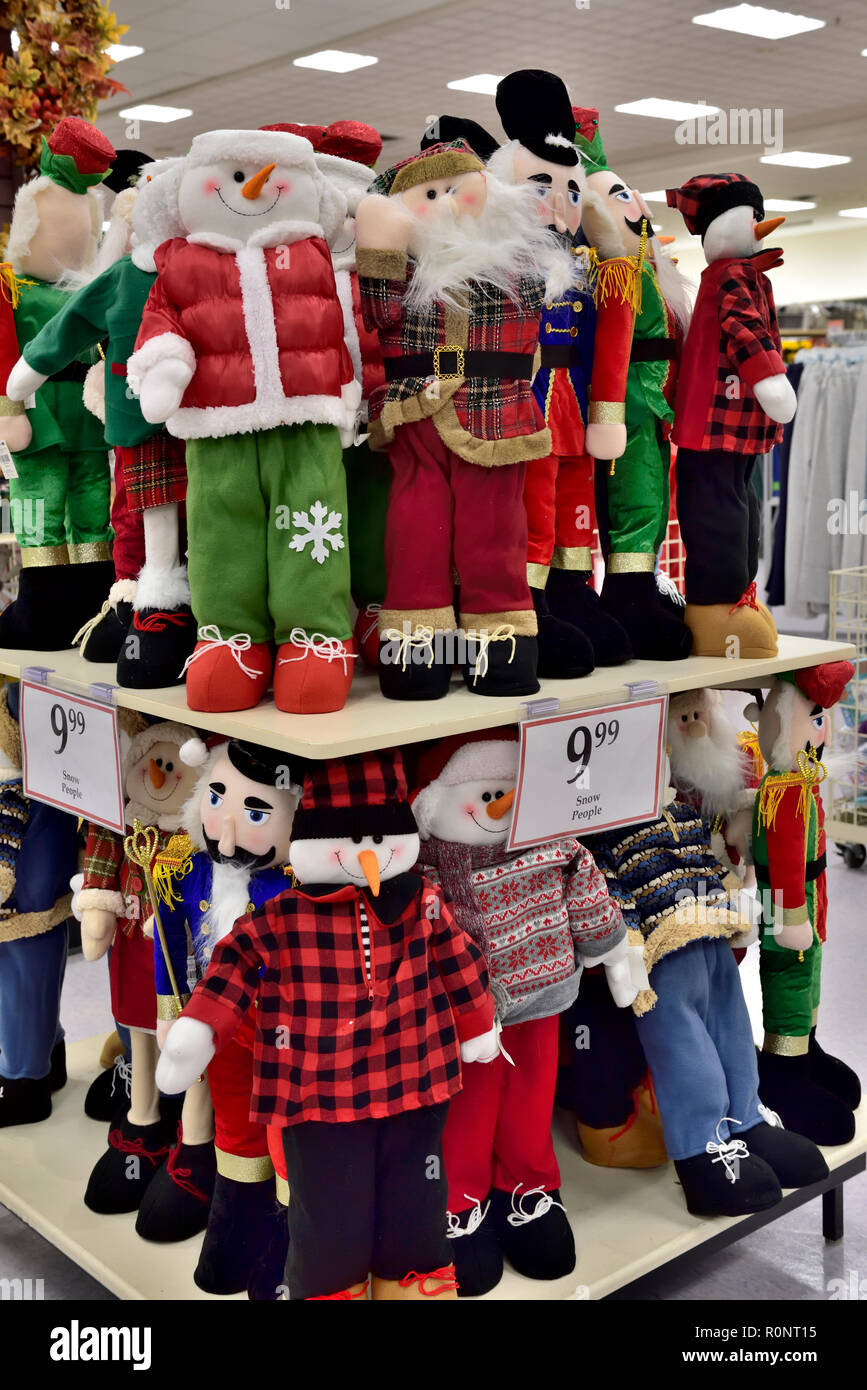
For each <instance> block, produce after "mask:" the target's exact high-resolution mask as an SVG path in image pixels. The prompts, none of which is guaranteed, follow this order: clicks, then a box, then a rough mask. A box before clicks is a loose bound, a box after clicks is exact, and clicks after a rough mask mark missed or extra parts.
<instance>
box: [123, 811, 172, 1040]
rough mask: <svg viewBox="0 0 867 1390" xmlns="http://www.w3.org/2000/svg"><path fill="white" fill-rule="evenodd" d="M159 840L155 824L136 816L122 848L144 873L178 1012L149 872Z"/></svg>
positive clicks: (152, 882)
mask: <svg viewBox="0 0 867 1390" xmlns="http://www.w3.org/2000/svg"><path fill="white" fill-rule="evenodd" d="M159 842H160V832H159V831H158V830H157V828H156V826H155V825H142V823H141V821H140V820H138V818H136V819H135V820H134V821H133V823H132V834H131V835H127V837H126V839H125V840H124V842H123V848H124V853H125V854H126V857H127V859H129V860H130V861H131V862H132V863H133V864H137V865H138V867H139V868H140V869H141V871H142V873H143V874H144V880H145V883H146V884H147V890H148V897H149V898H150V900H151V908H152V910H153V915H154V925H155V927H156V930H157V936H158V937H159V939H160V948H161V949H162V953H163V960H164V961H165V963H166V970H167V971H168V974H169V981H170V983H171V986H172V994H173V995H174V997H175V1007H176V1008H177V1011H178V1013H180V1012H181V1008H182V1005H181V995H180V991H179V989H178V982H177V980H176V979H175V972H174V967H173V966H172V960H171V956H170V955H169V948H168V946H167V945H166V938H165V933H164V931H163V924H162V922H161V921H160V909H159V904H158V902H157V891H156V888H155V887H154V880H153V874H152V873H151V864H152V863H153V859H154V855H155V854H156V852H157V850H158V848H159Z"/></svg>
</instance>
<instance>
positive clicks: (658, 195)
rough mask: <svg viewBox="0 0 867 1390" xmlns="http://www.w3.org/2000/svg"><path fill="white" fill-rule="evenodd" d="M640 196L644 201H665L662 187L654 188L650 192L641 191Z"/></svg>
mask: <svg viewBox="0 0 867 1390" xmlns="http://www.w3.org/2000/svg"><path fill="white" fill-rule="evenodd" d="M641 196H642V198H643V199H644V201H645V202H646V203H664V202H665V201H666V197H665V189H664V188H655V189H654V190H653V192H652V193H642V195H641Z"/></svg>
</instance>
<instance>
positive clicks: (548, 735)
mask: <svg viewBox="0 0 867 1390" xmlns="http://www.w3.org/2000/svg"><path fill="white" fill-rule="evenodd" d="M667 713H668V696H667V695H655V696H653V697H652V698H650V699H647V700H634V701H628V702H626V703H624V704H622V705H608V706H606V707H605V708H603V709H592V710H582V711H581V712H580V713H578V714H555V715H552V716H550V717H548V718H543V719H528V720H527V721H526V722H525V723H523V724H522V725H521V726H520V727H521V747H520V762H519V767H518V785H517V789H516V793H515V810H514V814H513V816H512V828H511V833H510V836H509V845H508V847H509V849H524V848H526V846H528V845H538V844H541V843H542V842H543V841H545V840H555V839H559V838H560V836H562V835H577V836H579V837H580V836H581V835H586V834H589V833H590V832H591V831H599V830H612V829H614V828H615V827H616V826H620V825H637V824H640V823H641V822H642V821H647V820H655V819H656V817H657V816H659V815H660V814H661V806H662V795H663V791H664V781H665V724H666V717H667Z"/></svg>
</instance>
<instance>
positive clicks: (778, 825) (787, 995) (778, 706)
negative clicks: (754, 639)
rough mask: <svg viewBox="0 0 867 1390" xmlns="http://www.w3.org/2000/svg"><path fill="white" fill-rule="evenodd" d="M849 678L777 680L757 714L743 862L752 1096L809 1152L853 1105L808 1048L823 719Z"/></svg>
mask: <svg viewBox="0 0 867 1390" xmlns="http://www.w3.org/2000/svg"><path fill="white" fill-rule="evenodd" d="M853 675H854V667H853V666H852V663H851V662H849V661H831V662H825V663H824V664H823V665H821V666H811V667H808V668H807V669H806V670H802V671H794V672H791V673H788V674H786V675H784V676H779V677H778V678H777V679H776V680H775V681H774V684H773V686H772V687H771V690H770V692H769V694H768V695H767V696H766V697H765V700H764V703H763V705H762V707H761V711H760V712H759V709H758V706H753V707H751V708H749V709H748V710H747V715H748V717H755V716H756V715H758V726H759V746H760V747H761V750H762V753H763V754H764V757H765V760H766V762H767V764H768V771H767V773H766V775H765V777H764V778H763V780H762V783H761V786H760V787H759V792H758V795H757V797H756V800H755V811H754V814H753V827H752V854H753V860H754V863H755V869H756V878H757V881H758V886H759V896H760V901H761V903H762V908H763V919H762V922H763V930H762V933H761V957H760V968H761V981H762V1012H763V1016H764V1025H765V1036H764V1041H763V1043H762V1049H761V1052H760V1053H759V1075H760V1077H761V1085H762V1095H763V1096H765V1097H766V1099H767V1103H768V1104H769V1105H771V1106H773V1108H774V1109H775V1110H777V1111H779V1114H780V1116H781V1118H782V1121H783V1123H784V1124H785V1125H788V1126H790V1127H791V1128H792V1129H794V1130H797V1131H798V1133H800V1134H806V1135H808V1136H809V1138H811V1139H813V1140H815V1142H816V1143H818V1144H845V1143H847V1142H848V1141H849V1140H850V1139H851V1138H852V1136H853V1135H854V1133H855V1118H854V1115H853V1113H852V1112H853V1110H855V1109H857V1107H858V1105H859V1104H860V1101H861V1083H860V1081H859V1080H858V1077H857V1076H856V1074H855V1072H854V1071H852V1069H851V1068H850V1067H848V1066H846V1064H845V1063H844V1062H841V1061H840V1060H839V1059H838V1058H836V1057H831V1056H829V1055H828V1054H827V1053H826V1052H824V1051H823V1050H822V1048H821V1047H820V1045H819V1043H818V1042H817V1041H816V1019H817V1016H818V1009H819V994H820V978H821V969H822V949H823V945H824V942H825V927H826V919H827V911H828V895H827V887H826V884H825V824H824V822H825V814H824V810H823V807H822V797H821V795H820V792H819V786H820V784H821V782H822V781H823V779H824V777H825V768H824V765H823V763H822V754H823V752H824V747H825V737H826V716H825V711H826V710H827V709H830V708H831V706H832V705H835V704H836V703H837V701H838V700H839V699H840V697H841V695H842V694H843V691H844V689H845V687H846V686H847V684H848V683H849V681H850V680H851V679H852V676H853Z"/></svg>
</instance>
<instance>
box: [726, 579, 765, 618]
mask: <svg viewBox="0 0 867 1390" xmlns="http://www.w3.org/2000/svg"><path fill="white" fill-rule="evenodd" d="M736 608H755V610H756V612H758V611H759V602H758V597H757V595H756V581H755V580H753V582H752V584H750V586H749V587H748V588H747V589H745V590H744V592H743V593H742V594H741V596H740V598H739V599H738V601H737V603H733V604H732V606H731V608H730V609H729V613H730V614H731V613H734V611H735V609H736Z"/></svg>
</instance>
